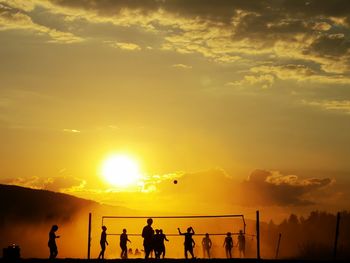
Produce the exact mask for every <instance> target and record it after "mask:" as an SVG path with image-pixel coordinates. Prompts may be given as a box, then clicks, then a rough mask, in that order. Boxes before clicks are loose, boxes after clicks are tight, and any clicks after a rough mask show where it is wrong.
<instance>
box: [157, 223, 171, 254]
mask: <svg viewBox="0 0 350 263" xmlns="http://www.w3.org/2000/svg"><path fill="white" fill-rule="evenodd" d="M159 236H160V237H159V239H160V255H162V258H164V257H165V244H164V241H168V242H169V240H168V239H167V238H166V235H165V234H163V229H159Z"/></svg>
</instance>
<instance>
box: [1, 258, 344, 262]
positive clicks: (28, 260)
mask: <svg viewBox="0 0 350 263" xmlns="http://www.w3.org/2000/svg"><path fill="white" fill-rule="evenodd" d="M0 262H9V261H5V260H3V259H0ZM17 262H23V263H49V262H56V263H87V262H89V263H99V262H104V263H119V262H130V263H143V262H149V263H153V262H164V263H184V262H197V263H210V262H221V263H231V262H232V263H233V262H234V263H238V262H241V263H253V262H266V263H269V262H273V263H303V262H305V263H313V262H315V263H316V262H322V263H327V262H334V261H333V260H300V259H289V260H286V259H285V260H282V259H278V260H274V259H261V260H257V259H254V258H245V259H236V258H233V259H199V258H197V259H194V260H193V259H188V260H185V259H158V260H156V259H149V260H144V259H127V260H125V259H124V260H122V259H108V260H104V261H102V260H97V259H91V260H87V259H71V258H65V259H55V260H54V261H52V260H49V259H21V260H19V261H17ZM336 262H348V261H345V260H337V261H336Z"/></svg>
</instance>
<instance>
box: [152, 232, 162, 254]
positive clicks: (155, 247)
mask: <svg viewBox="0 0 350 263" xmlns="http://www.w3.org/2000/svg"><path fill="white" fill-rule="evenodd" d="M160 239H161V236H160V231H159V229H156V234H155V235H154V236H153V251H154V254H155V258H160V254H161V252H160V251H161V240H160Z"/></svg>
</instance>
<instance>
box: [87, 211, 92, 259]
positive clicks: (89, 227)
mask: <svg viewBox="0 0 350 263" xmlns="http://www.w3.org/2000/svg"><path fill="white" fill-rule="evenodd" d="M90 248H91V213H89V226H88V249H87V258H88V259H90Z"/></svg>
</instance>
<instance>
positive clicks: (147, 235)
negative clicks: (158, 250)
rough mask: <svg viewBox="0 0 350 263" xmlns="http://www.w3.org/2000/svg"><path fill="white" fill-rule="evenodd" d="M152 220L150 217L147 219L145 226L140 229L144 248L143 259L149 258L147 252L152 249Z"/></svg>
mask: <svg viewBox="0 0 350 263" xmlns="http://www.w3.org/2000/svg"><path fill="white" fill-rule="evenodd" d="M152 224H153V220H152V218H148V219H147V226H145V227H144V228H143V229H142V237H143V247H144V250H145V259H148V258H149V254H150V253H151V251H152V249H153V236H154V230H153V228H152Z"/></svg>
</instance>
